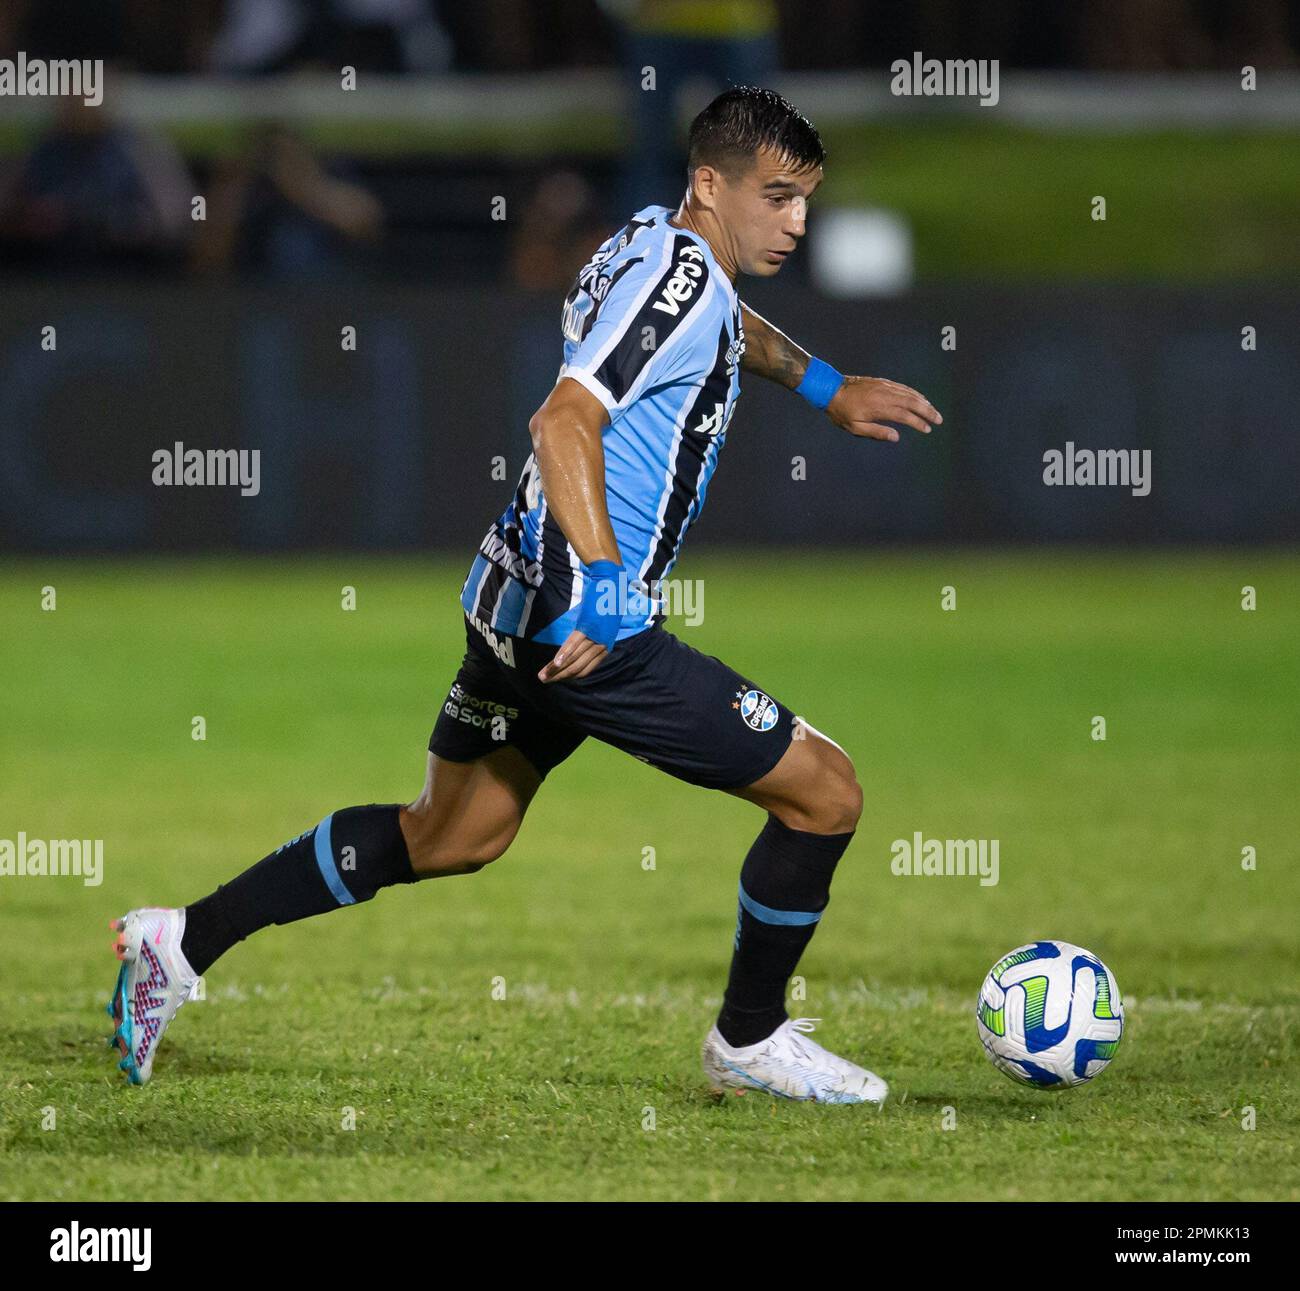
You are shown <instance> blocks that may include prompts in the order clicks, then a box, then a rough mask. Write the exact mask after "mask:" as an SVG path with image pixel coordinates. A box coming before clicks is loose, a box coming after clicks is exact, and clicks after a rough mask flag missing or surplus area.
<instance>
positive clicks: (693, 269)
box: [650, 244, 705, 318]
mask: <svg viewBox="0 0 1300 1291" xmlns="http://www.w3.org/2000/svg"><path fill="white" fill-rule="evenodd" d="M704 272H705V271H704V252H703V251H701V250H700V248H699V247H697V246H695V245H693V244H691V245H687V246H684V247H682V249H681V250H680V251H678V253H677V264H676V266H675V267H674V269H673V276H672V277H671V278H669V279H668V281H667V283H665V284H664V289H663V291H662V292H661V293H660V296H659V299H658V300H656V301H655V303H654V304H653V305H651V306H650V308H651V309H658V310H661V311H662V312H663V313H665V314H671V315H672V316H673V317H674V318H676V317H677V315H678V314H679V313H681V309H682V306H683V305H684V304H685V303H686V302H687V301H688V300H690V298H691V297H692V296H693V295H694V294H695V289H696V287H698V286H699V285H700V279H701V278H703V277H704Z"/></svg>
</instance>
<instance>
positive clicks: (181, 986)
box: [106, 906, 198, 1085]
mask: <svg viewBox="0 0 1300 1291" xmlns="http://www.w3.org/2000/svg"><path fill="white" fill-rule="evenodd" d="M108 926H109V927H110V928H112V929H113V930H114V931H116V932H117V934H118V937H117V940H116V941H115V942H113V950H114V951H115V952H116V954H117V957H118V959H119V960H121V962H122V968H121V971H120V972H119V973H118V975H117V985H116V986H115V987H114V988H113V998H112V999H111V1000H109V1002H108V1006H107V1009H106V1012H107V1013H108V1015H109V1017H111V1018H112V1019H113V1035H112V1038H111V1039H110V1040H109V1044H110V1045H112V1044H115V1045H116V1046H117V1048H118V1049H119V1051H120V1052H121V1054H122V1061H121V1062H119V1063H118V1064H117V1065H118V1067H119V1068H120V1069H121V1070H122V1071H124V1072H126V1078H127V1080H128V1081H129V1082H130V1083H131V1084H132V1085H143V1084H144V1083H145V1082H146V1081H148V1079H149V1076H150V1074H151V1073H152V1071H153V1060H154V1055H155V1054H156V1053H157V1052H158V1044H159V1041H161V1040H162V1037H163V1032H164V1031H166V1030H167V1025H168V1023H170V1022H171V1020H172V1018H174V1017H175V1016H176V1012H177V1010H178V1009H179V1008H180V1007H181V1005H182V1004H184V1003H185V1001H186V1000H187V999H189V996H190V991H191V990H192V989H193V987H194V983H195V982H196V981H198V974H197V973H196V972H195V971H194V970H193V969H192V968H191V967H190V965H189V962H188V961H187V960H186V958H185V956H184V955H183V954H182V953H181V937H182V936H183V935H184V932H185V911H184V910H183V909H182V910H166V909H162V908H159V907H155V906H149V907H146V908H144V909H141V910H128V911H127V912H126V914H125V915H123V916H122V918H120V919H111V920H110V921H109V925H108Z"/></svg>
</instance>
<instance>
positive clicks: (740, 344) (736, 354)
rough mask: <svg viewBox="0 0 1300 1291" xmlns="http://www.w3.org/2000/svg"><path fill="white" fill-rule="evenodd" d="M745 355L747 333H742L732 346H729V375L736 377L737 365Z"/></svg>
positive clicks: (727, 356)
mask: <svg viewBox="0 0 1300 1291" xmlns="http://www.w3.org/2000/svg"><path fill="white" fill-rule="evenodd" d="M744 353H745V333H744V332H743V331H742V332H741V333H740V335H739V336H737V337H736V339H735V340H734V341H732V342H731V344H730V345H728V346H727V355H726V358H727V375H728V376H729V377H734V376H735V375H736V365H737V364H738V363H739V362H740V359H741V356H742V355H743V354H744Z"/></svg>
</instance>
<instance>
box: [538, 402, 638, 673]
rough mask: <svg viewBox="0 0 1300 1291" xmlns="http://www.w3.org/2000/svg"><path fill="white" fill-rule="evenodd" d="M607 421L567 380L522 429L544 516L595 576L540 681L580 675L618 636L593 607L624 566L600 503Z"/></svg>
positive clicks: (613, 619)
mask: <svg viewBox="0 0 1300 1291" xmlns="http://www.w3.org/2000/svg"><path fill="white" fill-rule="evenodd" d="M608 421H609V414H608V413H607V412H606V410H605V406H604V404H602V403H601V402H600V400H599V399H597V398H596V396H595V395H594V394H592V393H591V391H590V390H588V389H587V388H586V387H585V386H583V385H580V384H579V383H578V382H577V381H574V380H573V379H572V378H569V377H566V378H564V379H563V380H562V381H559V382H557V383H556V385H555V388H554V389H553V390H552V391H551V393H550V395H549V396H548V397H547V400H546V402H545V403H544V404H542V406H541V407H540V408H539V409H538V410H537V411H536V412H535V413H534V414H533V417H532V420H531V421H530V422H529V423H528V433H529V434H530V435H531V436H532V439H533V454H534V456H535V458H536V460H537V466H538V469H539V470H540V472H541V476H542V488H543V490H544V491H545V493H546V506H547V510H548V511H549V513H550V514H551V515H552V516H553V517H554V518H555V523H556V524H558V525H559V526H560V530H561V532H562V533H563V534H564V536H565V537H566V538H567V539H568V540H569V545H570V546H571V547H572V548H573V550H574V551H575V552H577V554H578V559H579V560H581V561H582V563H583V564H584V565H586V566H587V567H588V568H590V569H592V572H593V573H595V574H597V575H601V577H600V578H595V579H587V580H586V589H585V594H584V596H583V604H582V608H581V610H580V611H579V617H578V627H576V628H575V629H574V630H573V631H572V632H571V633H570V634H569V636H568V638H567V639H566V640H565V642H564V644H563V645H561V646H560V648H559V650H557V651H556V653H555V657H554V658H553V659H552V660H551V662H550V663H548V664H547V665H546V666H545V667H544V668H543V669H542V670H541V671H540V672H539V673H538V674H537V676H538V678H539V679H540V680H541V681H564V680H566V679H567V678H570V677H582V676H585V675H586V674H587V673H589V672H590V671H591V670H592V669H593V668H595V667H596V666H597V664H599V663H600V661H601V660H602V659H603V658H604V657H605V654H606V653H607V650H608V649H609V647H610V646H612V645H613V643H614V636H615V635H616V634H617V632H618V624H619V616H618V614H617V613H616V612H615V613H612V614H611V613H609V612H608V611H605V612H602V611H601V609H600V606H599V603H598V593H599V591H600V590H601V587H602V585H603V583H604V580H607V579H609V578H610V576H611V574H612V576H613V578H614V582H615V586H617V572H616V571H617V570H618V569H621V568H622V564H623V560H622V557H621V556H620V555H619V550H618V542H617V540H616V539H615V537H614V526H613V525H612V524H611V523H610V519H609V508H608V507H607V506H606V504H605V447H604V443H603V434H604V429H605V425H606V423H607V422H608ZM604 562H609V563H604ZM611 564H612V565H613V566H614V567H615V569H614V570H611V569H610V565H611ZM589 601H590V602H591V603H590V604H588V602H589ZM615 604H617V600H615ZM589 634H591V635H589ZM604 642H607V643H608V644H604Z"/></svg>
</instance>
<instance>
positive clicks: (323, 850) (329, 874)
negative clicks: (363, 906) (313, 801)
mask: <svg viewBox="0 0 1300 1291" xmlns="http://www.w3.org/2000/svg"><path fill="white" fill-rule="evenodd" d="M333 819H334V813H333V812H330V814H329V815H328V816H326V817H325V819H324V820H322V821H321V823H320V824H319V825H317V826H316V865H317V868H318V869H319V870H320V876H321V878H323V879H324V880H325V884H326V886H327V887H328V888H329V890H330V891H331V892H332V893H334V897H335V899H336V900H337V901H338V903H339V905H355V904H356V900H357V899H356V897H354V896H353V895H352V893H351V892H349V891H348V888H347V884H346V883H344V882H343V876H342V875H341V874H340V873H339V867H338V866H337V865H336V864H335V863H334V847H333V845H332V844H331V843H330V821H332V820H333Z"/></svg>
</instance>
